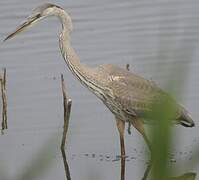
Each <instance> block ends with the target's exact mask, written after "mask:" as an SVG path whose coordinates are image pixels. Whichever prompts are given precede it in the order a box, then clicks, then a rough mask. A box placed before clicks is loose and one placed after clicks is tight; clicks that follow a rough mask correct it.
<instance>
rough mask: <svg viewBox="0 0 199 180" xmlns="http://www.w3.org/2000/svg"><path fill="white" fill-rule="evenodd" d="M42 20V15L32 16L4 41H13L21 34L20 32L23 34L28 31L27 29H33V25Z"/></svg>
mask: <svg viewBox="0 0 199 180" xmlns="http://www.w3.org/2000/svg"><path fill="white" fill-rule="evenodd" d="M40 18H41V15H40V14H37V15H35V16H32V17H29V18H28V19H27V21H26V22H24V23H23V24H21V25H20V26H19V27H17V29H16V30H15V31H14V32H13V33H11V34H9V35H8V36H7V37H6V38H5V39H4V40H3V41H4V42H5V41H7V40H8V39H11V38H13V37H14V36H15V35H17V34H19V33H20V32H23V31H24V30H26V29H27V28H29V27H31V25H32V24H33V23H34V22H36V21H37V20H38V19H40Z"/></svg>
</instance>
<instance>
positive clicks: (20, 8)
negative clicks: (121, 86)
mask: <svg viewBox="0 0 199 180" xmlns="http://www.w3.org/2000/svg"><path fill="white" fill-rule="evenodd" d="M44 2H47V1H44V0H2V1H1V2H0V12H1V14H0V27H1V28H0V39H1V40H3V39H4V38H5V37H6V35H7V34H8V33H9V32H11V31H12V30H13V29H14V28H15V27H16V26H17V25H19V24H20V23H21V22H22V21H24V20H25V18H26V17H27V16H28V15H29V14H30V13H31V10H32V9H34V8H35V7H36V6H38V5H41V4H42V3H44ZM48 2H49V1H48ZM50 2H51V3H55V4H57V5H59V6H62V7H63V8H64V9H65V10H66V11H67V12H69V13H70V15H71V17H72V19H73V26H74V31H73V33H72V34H71V36H72V37H71V41H72V45H73V47H74V48H75V50H76V52H77V54H78V55H79V56H80V59H81V61H82V62H83V63H86V64H88V65H91V66H97V65H99V64H109V63H111V64H116V65H119V66H121V67H124V68H125V66H126V64H127V63H129V64H130V69H131V71H134V72H136V73H138V74H139V75H141V76H143V77H145V78H147V79H152V80H154V81H156V83H157V84H158V85H159V86H160V87H162V88H166V86H165V84H167V83H165V82H167V81H168V78H170V72H171V70H172V71H175V68H177V69H178V70H179V69H181V71H180V74H182V75H183V76H172V82H173V84H174V85H173V89H174V91H175V93H176V94H177V95H178V96H177V98H178V100H179V102H180V103H181V104H183V105H184V106H185V107H186V108H187V109H188V111H189V112H190V114H191V115H192V117H193V119H194V121H195V123H196V127H195V128H192V129H190V128H184V127H181V126H178V127H177V126H175V127H173V130H174V133H173V137H174V139H173V141H172V148H171V149H170V154H171V158H170V161H171V164H170V165H171V166H172V167H173V168H174V169H175V174H174V175H181V174H184V173H186V172H190V171H191V172H197V171H198V167H197V166H194V167H192V166H190V163H191V161H192V159H193V154H194V153H195V148H196V147H197V146H198V143H199V139H198V137H199V134H198V130H199V129H198V118H199V111H198V107H199V95H198V92H199V81H198V80H199V73H198V67H199V62H198V57H199V54H198V52H199V51H198V49H199V25H198V22H199V21H198V20H199V11H198V9H199V2H198V1H197V0H189V1H187V0H159V1H157V0H141V1H140V0H125V1H119V0H101V1H98V0H84V1H73V0H65V1H63V0H57V1H55V0H51V1H50ZM60 30H61V26H60V23H59V21H57V19H56V18H54V17H52V18H48V19H46V20H44V21H42V22H41V23H40V24H38V25H37V26H35V27H34V28H33V29H31V30H29V31H28V32H26V33H24V34H22V35H20V36H18V37H17V38H16V39H13V40H12V41H8V42H6V43H1V44H0V68H4V67H6V68H7V74H8V79H7V80H8V86H7V89H8V126H9V129H8V131H6V132H5V134H4V135H3V136H1V137H0V147H1V148H0V169H1V171H3V172H4V174H6V175H9V177H10V178H9V179H11V178H12V177H15V176H17V175H19V174H20V173H21V172H22V171H25V169H26V167H27V165H28V164H30V163H31V160H33V159H35V158H36V157H37V152H38V151H40V149H41V148H42V147H43V146H44V145H45V143H46V141H48V139H49V137H51V136H53V135H55V134H56V136H57V133H58V137H60V138H58V139H59V140H60V142H61V134H62V125H63V107H62V93H61V84H60V74H61V73H63V74H64V78H65V81H66V84H67V89H68V92H69V95H70V97H71V98H72V100H73V105H72V112H71V119H70V125H69V131H68V142H67V157H68V163H69V166H70V170H71V177H72V179H81V180H84V179H88V177H93V178H92V179H119V177H120V161H119V159H118V157H117V156H118V155H119V154H120V146H119V137H118V132H117V129H116V124H115V120H114V117H113V115H112V114H111V113H110V112H109V110H108V109H107V108H106V107H105V106H104V105H103V104H102V103H101V102H100V101H99V100H98V99H97V98H96V97H95V96H94V95H93V94H91V93H90V92H89V91H88V90H87V89H86V88H84V87H83V86H82V85H80V83H79V82H78V81H77V80H76V79H75V78H74V77H73V76H72V74H71V72H70V71H69V70H68V68H67V67H66V65H65V63H64V61H63V59H62V56H61V53H60V51H59V45H58V35H59V32H60ZM183 80H184V81H183ZM182 81H183V82H184V83H182ZM58 144H59V142H58ZM146 152H148V149H147V147H146V145H145V143H144V141H143V139H142V137H141V136H140V135H139V134H138V133H137V131H136V130H135V129H133V128H132V135H128V133H127V132H126V153H127V156H128V157H127V159H126V164H127V165H126V166H127V167H126V179H132V177H133V179H135V180H139V179H141V177H142V176H143V174H144V171H145V168H146V162H147V159H146V154H145V153H146ZM51 158H52V160H53V163H52V165H51V166H50V167H49V169H48V170H47V171H45V172H44V173H43V174H42V175H41V176H39V177H37V178H35V179H38V180H39V179H42V180H53V179H64V178H65V174H64V167H63V162H62V156H61V153H60V150H59V145H57V149H56V151H55V153H52V154H51ZM185 162H186V163H185ZM187 162H188V163H187ZM189 162H190V163H189ZM1 174H2V173H1Z"/></svg>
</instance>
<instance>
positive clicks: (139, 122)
mask: <svg viewBox="0 0 199 180" xmlns="http://www.w3.org/2000/svg"><path fill="white" fill-rule="evenodd" d="M132 125H133V126H134V127H135V128H136V129H137V130H138V132H139V133H140V134H142V136H143V138H144V140H145V142H146V144H147V146H148V148H149V150H150V151H151V152H152V148H151V143H150V141H149V139H148V137H147V135H146V133H145V129H144V124H143V121H142V120H141V119H133V121H132Z"/></svg>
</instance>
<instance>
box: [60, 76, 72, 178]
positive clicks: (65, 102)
mask: <svg viewBox="0 0 199 180" xmlns="http://www.w3.org/2000/svg"><path fill="white" fill-rule="evenodd" d="M61 86H62V93H63V106H64V126H63V135H62V142H61V152H62V157H63V162H64V168H65V174H66V179H67V180H71V177H70V170H69V166H68V163H67V160H66V153H65V144H66V135H67V131H68V125H69V119H70V112H71V105H72V100H71V99H70V98H69V97H68V95H67V93H66V87H65V84H64V77H63V74H61Z"/></svg>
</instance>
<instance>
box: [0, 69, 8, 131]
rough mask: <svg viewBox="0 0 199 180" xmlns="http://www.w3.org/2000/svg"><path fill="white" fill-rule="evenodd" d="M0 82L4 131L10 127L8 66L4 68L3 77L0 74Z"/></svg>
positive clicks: (2, 127) (2, 126)
mask: <svg viewBox="0 0 199 180" xmlns="http://www.w3.org/2000/svg"><path fill="white" fill-rule="evenodd" d="M0 83H1V98H2V123H1V129H2V133H3V130H4V129H8V122H7V96H6V83H7V80H6V68H4V70H3V77H2V75H0Z"/></svg>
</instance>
